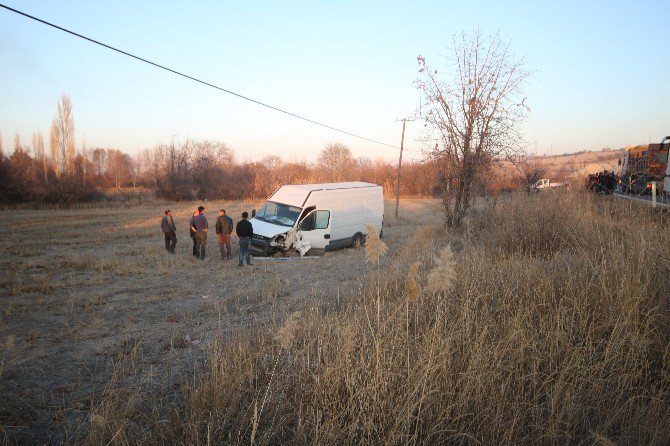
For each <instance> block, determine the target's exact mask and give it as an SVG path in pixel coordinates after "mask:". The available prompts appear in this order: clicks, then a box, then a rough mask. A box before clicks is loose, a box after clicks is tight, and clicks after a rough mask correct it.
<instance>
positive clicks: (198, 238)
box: [191, 206, 209, 260]
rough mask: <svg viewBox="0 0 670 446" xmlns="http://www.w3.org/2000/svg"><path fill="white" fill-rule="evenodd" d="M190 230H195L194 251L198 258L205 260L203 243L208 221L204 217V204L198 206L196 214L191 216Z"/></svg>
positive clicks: (205, 238)
mask: <svg viewBox="0 0 670 446" xmlns="http://www.w3.org/2000/svg"><path fill="white" fill-rule="evenodd" d="M191 230H194V231H195V251H196V254H197V255H198V258H199V259H200V260H205V245H206V244H207V231H208V230H209V223H207V218H206V217H205V208H204V206H199V207H198V215H196V216H195V217H193V226H192V227H191Z"/></svg>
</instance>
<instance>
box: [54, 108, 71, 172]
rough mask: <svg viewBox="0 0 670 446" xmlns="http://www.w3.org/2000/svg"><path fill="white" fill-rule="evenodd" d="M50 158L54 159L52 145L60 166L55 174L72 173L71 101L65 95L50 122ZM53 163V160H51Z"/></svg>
mask: <svg viewBox="0 0 670 446" xmlns="http://www.w3.org/2000/svg"><path fill="white" fill-rule="evenodd" d="M51 144H52V147H51V156H52V158H53V157H54V146H53V145H54V144H55V146H56V147H55V149H56V151H57V153H58V158H59V161H60V166H59V169H58V170H57V172H67V174H68V175H72V174H73V173H74V160H75V149H74V121H73V119H72V101H70V97H69V96H67V95H62V96H61V98H60V101H59V102H58V108H57V110H56V116H54V118H53V121H52V122H51ZM52 163H53V159H52Z"/></svg>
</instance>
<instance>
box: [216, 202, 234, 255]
mask: <svg viewBox="0 0 670 446" xmlns="http://www.w3.org/2000/svg"><path fill="white" fill-rule="evenodd" d="M231 232H233V219H232V218H230V217H228V216H227V215H226V210H225V209H221V210H219V218H217V219H216V237H217V239H218V241H219V251H220V252H221V259H228V260H230V234H231ZM224 248H225V249H224ZM224 251H225V255H224Z"/></svg>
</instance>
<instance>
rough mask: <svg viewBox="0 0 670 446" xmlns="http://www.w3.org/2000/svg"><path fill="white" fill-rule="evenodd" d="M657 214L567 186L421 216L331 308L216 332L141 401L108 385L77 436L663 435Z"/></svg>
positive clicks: (449, 439)
mask: <svg viewBox="0 0 670 446" xmlns="http://www.w3.org/2000/svg"><path fill="white" fill-rule="evenodd" d="M669 226H670V225H669V224H668V217H667V216H666V215H663V214H659V213H656V212H653V211H651V210H649V209H646V208H639V207H636V206H631V205H627V204H625V203H621V202H617V201H614V200H612V199H606V198H602V199H601V198H599V197H590V196H585V195H579V194H571V193H566V194H551V195H546V196H544V195H543V196H536V197H519V198H517V199H515V200H511V201H509V202H505V203H503V204H500V205H498V206H497V207H495V208H489V209H485V210H483V211H481V212H480V213H478V214H476V215H473V216H472V217H471V218H469V219H468V221H467V223H466V225H465V227H464V229H463V231H462V232H461V233H453V234H444V233H443V232H442V230H441V229H440V228H437V227H424V228H420V229H418V230H417V231H416V233H415V235H414V237H413V238H411V239H410V240H408V241H407V247H406V248H405V249H406V251H405V252H406V254H405V256H404V258H402V259H401V260H400V261H397V262H394V263H390V264H387V265H386V266H382V267H380V268H384V269H383V270H380V271H378V272H379V274H377V271H375V272H374V273H373V276H374V280H364V282H363V283H362V285H361V288H360V291H359V292H358V293H356V294H354V295H352V296H349V298H348V299H347V300H345V303H344V304H343V306H341V307H340V308H339V309H335V310H333V309H330V310H329V311H325V310H322V309H319V308H309V309H305V311H302V312H300V313H293V314H291V315H290V316H288V317H287V318H285V319H284V320H278V321H277V323H276V324H275V325H274V326H271V327H252V328H251V329H250V330H249V331H248V332H247V333H245V334H244V335H240V336H239V337H238V338H237V339H236V340H234V341H223V340H221V341H219V342H216V343H214V345H213V346H212V347H211V349H210V351H209V352H208V356H207V358H208V359H207V361H206V362H204V363H203V364H202V365H201V366H200V367H199V368H198V370H197V371H196V372H195V373H194V374H193V376H191V377H190V379H188V380H187V381H184V382H179V383H172V382H170V383H167V384H165V385H156V386H148V387H144V388H143V389H142V390H143V391H145V393H146V394H147V395H149V396H147V397H146V398H144V399H142V400H140V399H138V398H137V397H134V398H133V397H131V396H134V395H137V392H138V389H137V388H132V387H131V388H128V387H127V386H124V385H121V383H125V382H127V381H123V380H122V379H120V378H119V381H118V383H116V384H115V382H111V383H110V385H109V387H108V391H107V392H106V393H105V394H104V395H102V396H101V398H100V399H99V400H98V404H97V406H95V410H94V411H93V412H92V414H91V417H90V423H89V425H88V426H87V427H86V428H83V429H81V436H80V437H79V438H78V440H79V441H83V442H86V443H90V444H101V443H111V444H137V443H138V442H141V443H143V444H167V443H169V444H259V445H260V444H319V445H324V444H338V445H339V444H533V445H534V444H566V443H569V444H577V443H585V444H668V442H670V417H669V416H668V414H669V413H670V308H669V304H670V302H669V299H670V270H669V265H670V263H669V260H670V233H669V229H670V228H669ZM447 246H450V247H451V248H448V249H445V247H447ZM398 248H399V247H390V249H398ZM452 248H453V249H452ZM418 261H421V262H422V264H421V265H419V264H418V263H415V262H418ZM410 264H412V265H413V266H411V267H410ZM324 273H327V272H324ZM440 277H442V278H443V281H442V282H440ZM380 305H381V309H380V317H375V316H372V315H375V314H376V313H377V311H378V309H379V306H380ZM128 361H130V363H131V364H132V361H133V357H132V354H129V359H128ZM119 367H121V368H122V367H123V362H122V361H120V362H119ZM124 370H125V371H120V372H119V373H118V376H120V377H121V376H127V375H128V374H131V375H132V370H133V368H132V367H131V366H126V369H124Z"/></svg>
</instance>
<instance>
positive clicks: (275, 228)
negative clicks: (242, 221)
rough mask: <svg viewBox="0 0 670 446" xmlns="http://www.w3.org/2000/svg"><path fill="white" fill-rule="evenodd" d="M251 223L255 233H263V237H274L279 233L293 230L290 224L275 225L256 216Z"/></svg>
mask: <svg viewBox="0 0 670 446" xmlns="http://www.w3.org/2000/svg"><path fill="white" fill-rule="evenodd" d="M251 224H252V225H253V227H254V234H258V235H262V236H263V237H270V238H272V237H274V236H275V235H277V234H283V233H285V232H287V231H290V230H291V228H289V227H288V226H281V225H275V224H273V223H268V222H266V221H261V220H258V219H256V218H252V219H251Z"/></svg>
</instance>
